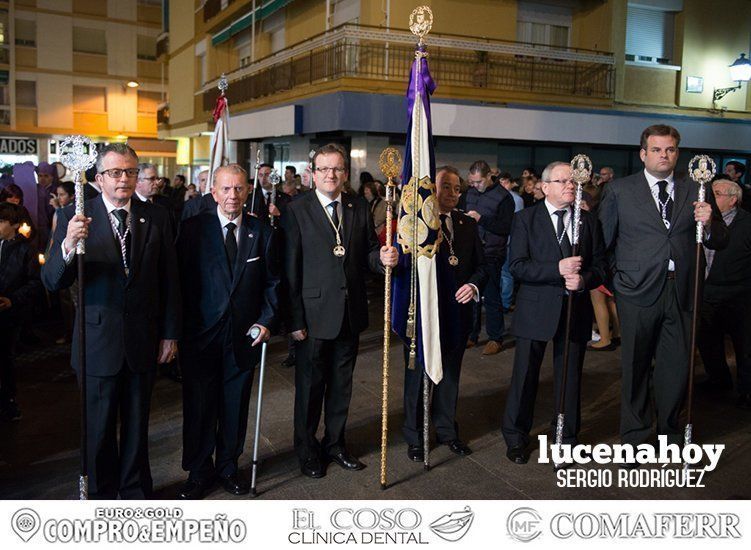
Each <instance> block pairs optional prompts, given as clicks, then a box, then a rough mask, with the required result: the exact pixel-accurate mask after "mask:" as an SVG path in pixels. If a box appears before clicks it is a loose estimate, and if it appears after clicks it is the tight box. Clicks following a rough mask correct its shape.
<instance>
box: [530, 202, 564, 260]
mask: <svg viewBox="0 0 751 550" xmlns="http://www.w3.org/2000/svg"><path fill="white" fill-rule="evenodd" d="M534 208H536V209H537V212H536V213H535V217H536V218H537V220H535V223H536V224H537V225H538V226H539V227H540V229H541V230H542V236H543V240H542V244H544V245H545V246H547V247H548V248H549V249H551V250H552V251H554V252H556V253H557V254H558V257H560V258H563V252H562V251H561V246H560V245H559V244H558V238H557V237H556V234H555V228H554V227H553V222H552V221H551V219H550V213H549V212H548V208H547V206H545V201H541V202H539V203H538V205H537V206H535V207H534Z"/></svg>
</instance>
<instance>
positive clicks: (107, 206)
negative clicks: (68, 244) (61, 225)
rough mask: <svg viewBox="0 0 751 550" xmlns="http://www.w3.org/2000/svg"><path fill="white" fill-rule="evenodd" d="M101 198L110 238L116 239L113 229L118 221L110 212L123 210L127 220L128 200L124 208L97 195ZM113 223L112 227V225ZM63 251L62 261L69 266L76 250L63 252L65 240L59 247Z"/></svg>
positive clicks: (102, 195)
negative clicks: (110, 231)
mask: <svg viewBox="0 0 751 550" xmlns="http://www.w3.org/2000/svg"><path fill="white" fill-rule="evenodd" d="M99 196H100V197H101V198H102V202H104V208H105V209H106V210H107V215H108V217H109V222H110V228H111V229H112V236H113V237H115V238H116V239H117V230H116V229H115V227H117V224H118V223H120V222H119V221H118V219H117V218H116V217H115V216H113V215H112V212H114V211H115V210H125V211H126V212H127V213H128V219H129V218H130V199H128V202H127V203H126V204H125V205H124V206H115V205H114V204H112V203H111V202H110V201H108V200H107V199H106V198H105V196H104V193H102V194H101V195H99ZM113 222H114V225H113ZM60 246H61V247H62V250H63V260H64V261H65V263H66V264H70V262H72V261H73V256H75V255H76V248H75V247H73V249H71V250H65V239H63V242H62V244H61V245H60Z"/></svg>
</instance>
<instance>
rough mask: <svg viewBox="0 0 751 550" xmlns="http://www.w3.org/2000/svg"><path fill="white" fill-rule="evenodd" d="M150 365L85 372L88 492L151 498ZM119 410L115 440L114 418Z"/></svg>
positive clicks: (95, 496) (109, 496)
mask: <svg viewBox="0 0 751 550" xmlns="http://www.w3.org/2000/svg"><path fill="white" fill-rule="evenodd" d="M154 376H155V373H154V371H153V370H149V371H147V372H143V373H136V372H132V371H131V370H130V369H129V368H128V367H127V365H123V368H122V369H120V372H119V373H117V374H116V375H114V376H86V407H87V410H86V414H87V417H86V418H87V422H86V426H87V432H88V433H87V444H86V454H87V457H88V475H89V497H90V498H92V499H115V498H117V496H118V495H119V496H120V498H122V499H144V498H149V497H150V496H151V494H152V491H153V481H152V479H151V469H150V467H149V447H148V443H149V406H150V404H151V391H152V389H153V387H154ZM118 414H119V416H120V438H119V445H118V436H117V424H118V422H117V421H118Z"/></svg>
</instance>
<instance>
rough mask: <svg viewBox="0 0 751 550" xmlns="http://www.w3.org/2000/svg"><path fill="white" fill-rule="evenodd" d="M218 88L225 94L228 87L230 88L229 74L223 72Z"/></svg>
mask: <svg viewBox="0 0 751 550" xmlns="http://www.w3.org/2000/svg"><path fill="white" fill-rule="evenodd" d="M217 88H219V91H220V92H221V93H222V95H224V92H226V91H227V88H229V82H228V81H227V76H226V75H225V74H224V73H222V74H221V76H220V77H219V84H217Z"/></svg>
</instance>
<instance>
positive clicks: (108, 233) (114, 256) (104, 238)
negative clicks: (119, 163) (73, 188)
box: [87, 195, 125, 276]
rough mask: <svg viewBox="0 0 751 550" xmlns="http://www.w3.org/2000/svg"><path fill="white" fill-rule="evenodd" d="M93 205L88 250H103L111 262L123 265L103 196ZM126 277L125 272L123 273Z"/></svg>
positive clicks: (93, 202)
mask: <svg viewBox="0 0 751 550" xmlns="http://www.w3.org/2000/svg"><path fill="white" fill-rule="evenodd" d="M91 205H92V212H91V229H90V231H89V238H88V239H87V248H89V247H90V249H91V250H95V249H96V250H101V251H102V254H103V255H104V256H105V258H106V259H107V260H108V261H109V262H111V263H119V264H120V265H122V264H123V260H122V257H121V256H120V250H119V244H118V243H117V242H116V240H115V235H114V233H112V224H111V223H110V216H109V214H108V213H107V208H106V207H105V206H104V201H103V200H102V197H101V195H100V196H99V197H97V198H96V199H94V200H92V201H91ZM124 275H125V272H124V271H123V276H124Z"/></svg>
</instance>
